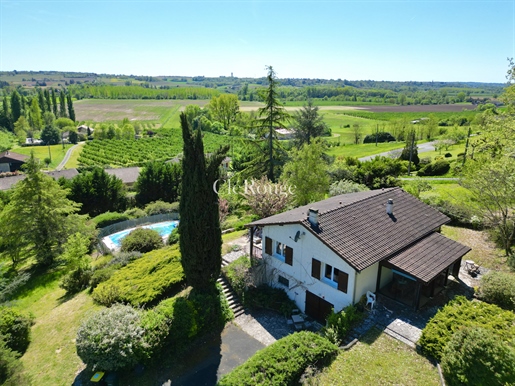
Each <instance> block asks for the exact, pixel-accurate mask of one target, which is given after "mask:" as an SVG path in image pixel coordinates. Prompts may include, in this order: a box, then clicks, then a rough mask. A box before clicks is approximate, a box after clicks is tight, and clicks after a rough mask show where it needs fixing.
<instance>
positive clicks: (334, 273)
mask: <svg viewBox="0 0 515 386" xmlns="http://www.w3.org/2000/svg"><path fill="white" fill-rule="evenodd" d="M313 260H314V259H313ZM312 276H313V274H312ZM323 281H324V282H325V283H327V284H329V285H330V286H332V287H336V288H338V290H339V291H342V292H345V293H347V289H348V285H349V274H348V273H345V272H343V271H340V270H339V269H338V268H335V267H333V266H332V265H329V264H325V268H324V277H323Z"/></svg>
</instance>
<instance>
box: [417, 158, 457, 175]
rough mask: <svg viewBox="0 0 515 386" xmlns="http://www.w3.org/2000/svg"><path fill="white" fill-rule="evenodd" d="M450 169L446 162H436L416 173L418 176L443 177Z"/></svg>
mask: <svg viewBox="0 0 515 386" xmlns="http://www.w3.org/2000/svg"><path fill="white" fill-rule="evenodd" d="M450 169H451V165H450V164H449V162H448V161H446V160H443V159H442V160H437V161H435V162H432V163H430V164H427V165H426V166H424V167H423V168H422V169H420V170H419V171H418V173H417V175H419V176H443V175H444V174H446V173H447V172H448V171H449V170H450Z"/></svg>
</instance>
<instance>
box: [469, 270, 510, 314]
mask: <svg viewBox="0 0 515 386" xmlns="http://www.w3.org/2000/svg"><path fill="white" fill-rule="evenodd" d="M478 296H479V297H480V298H481V299H482V300H484V301H486V302H488V303H494V304H497V305H498V306H499V307H502V308H504V309H507V310H512V311H514V310H515V275H514V274H512V273H508V272H497V271H490V272H488V273H487V274H486V275H484V276H483V277H482V278H481V284H480V286H479V290H478Z"/></svg>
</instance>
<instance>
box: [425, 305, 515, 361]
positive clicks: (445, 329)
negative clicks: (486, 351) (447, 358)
mask: <svg viewBox="0 0 515 386" xmlns="http://www.w3.org/2000/svg"><path fill="white" fill-rule="evenodd" d="M514 323H515V314H514V313H513V312H511V311H505V310H503V309H501V308H499V307H498V306H496V305H493V304H488V303H484V302H480V301H470V300H467V299H466V298H465V297H464V296H457V297H456V298H455V299H454V300H452V301H450V302H449V303H448V304H447V305H445V306H444V307H443V308H442V309H440V310H439V311H438V312H437V313H436V315H435V316H433V318H431V320H430V321H429V322H428V323H427V325H426V327H425V328H424V329H423V330H422V336H421V337H420V339H419V341H418V343H419V344H420V346H421V347H422V350H423V351H424V353H426V354H428V355H430V356H432V357H434V358H436V359H438V360H440V359H441V356H442V353H443V349H444V347H445V346H446V345H447V343H448V342H449V341H450V340H451V338H452V335H453V334H454V333H455V332H456V331H458V330H460V329H462V328H463V327H482V328H485V329H488V330H491V331H493V332H494V333H495V334H496V335H497V337H498V339H501V340H504V341H509V340H510V339H513V338H515V325H514Z"/></svg>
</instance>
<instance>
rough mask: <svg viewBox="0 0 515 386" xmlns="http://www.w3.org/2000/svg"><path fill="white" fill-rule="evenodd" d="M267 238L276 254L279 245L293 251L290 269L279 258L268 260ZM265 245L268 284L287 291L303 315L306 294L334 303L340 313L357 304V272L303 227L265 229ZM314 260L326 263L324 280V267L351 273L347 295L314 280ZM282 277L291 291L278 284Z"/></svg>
mask: <svg viewBox="0 0 515 386" xmlns="http://www.w3.org/2000/svg"><path fill="white" fill-rule="evenodd" d="M297 231H300V233H301V234H302V233H305V234H304V235H301V237H300V239H299V240H298V241H297V242H295V241H294V237H295V234H296V233H297ZM265 237H269V238H270V239H272V240H273V245H272V252H275V242H276V241H278V242H280V243H283V244H285V245H287V246H289V247H290V248H292V249H293V265H291V266H290V265H288V264H286V263H284V262H282V261H280V260H279V259H277V258H276V257H273V256H267V255H266V253H265ZM262 243H263V244H262V247H263V258H264V259H265V262H266V264H267V278H268V284H270V285H271V286H273V287H277V288H282V289H284V290H286V292H287V294H288V296H289V297H290V299H292V300H293V301H294V302H295V303H296V304H297V306H298V307H299V309H300V310H301V311H302V312H305V306H306V290H307V291H310V292H311V293H313V294H315V295H317V296H319V297H321V298H322V299H325V300H326V301H328V302H329V303H332V304H333V305H334V309H335V311H336V312H337V311H340V310H341V309H342V308H344V307H346V306H348V305H350V304H352V303H353V295H354V288H355V287H354V286H355V277H356V272H355V270H354V269H353V268H352V267H351V266H349V265H348V264H347V263H346V262H345V261H344V260H343V259H342V258H341V257H339V256H338V255H337V254H335V253H334V252H333V251H331V250H330V249H329V248H328V247H327V246H326V245H325V244H323V243H322V242H321V241H320V240H319V239H318V238H317V237H315V236H313V235H312V234H311V233H310V232H309V231H308V230H307V229H306V228H304V227H303V226H302V225H299V224H293V225H282V226H280V225H273V226H265V227H264V228H263V234H262ZM312 258H315V259H317V260H319V261H320V262H322V268H321V276H322V277H323V276H324V267H325V266H324V264H326V263H327V264H330V265H332V266H333V267H334V268H338V269H339V270H340V271H343V272H345V273H347V274H348V275H349V279H348V286H347V293H344V292H342V291H339V290H338V289H337V288H334V287H331V286H330V285H329V284H326V283H324V282H323V281H322V280H318V279H315V278H314V277H312V276H311V261H312V260H311V259H312ZM278 275H281V276H283V277H285V278H286V279H288V280H289V288H286V287H285V286H283V285H281V284H279V283H278V281H277V280H278ZM374 283H375V279H374ZM358 300H359V299H358Z"/></svg>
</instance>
